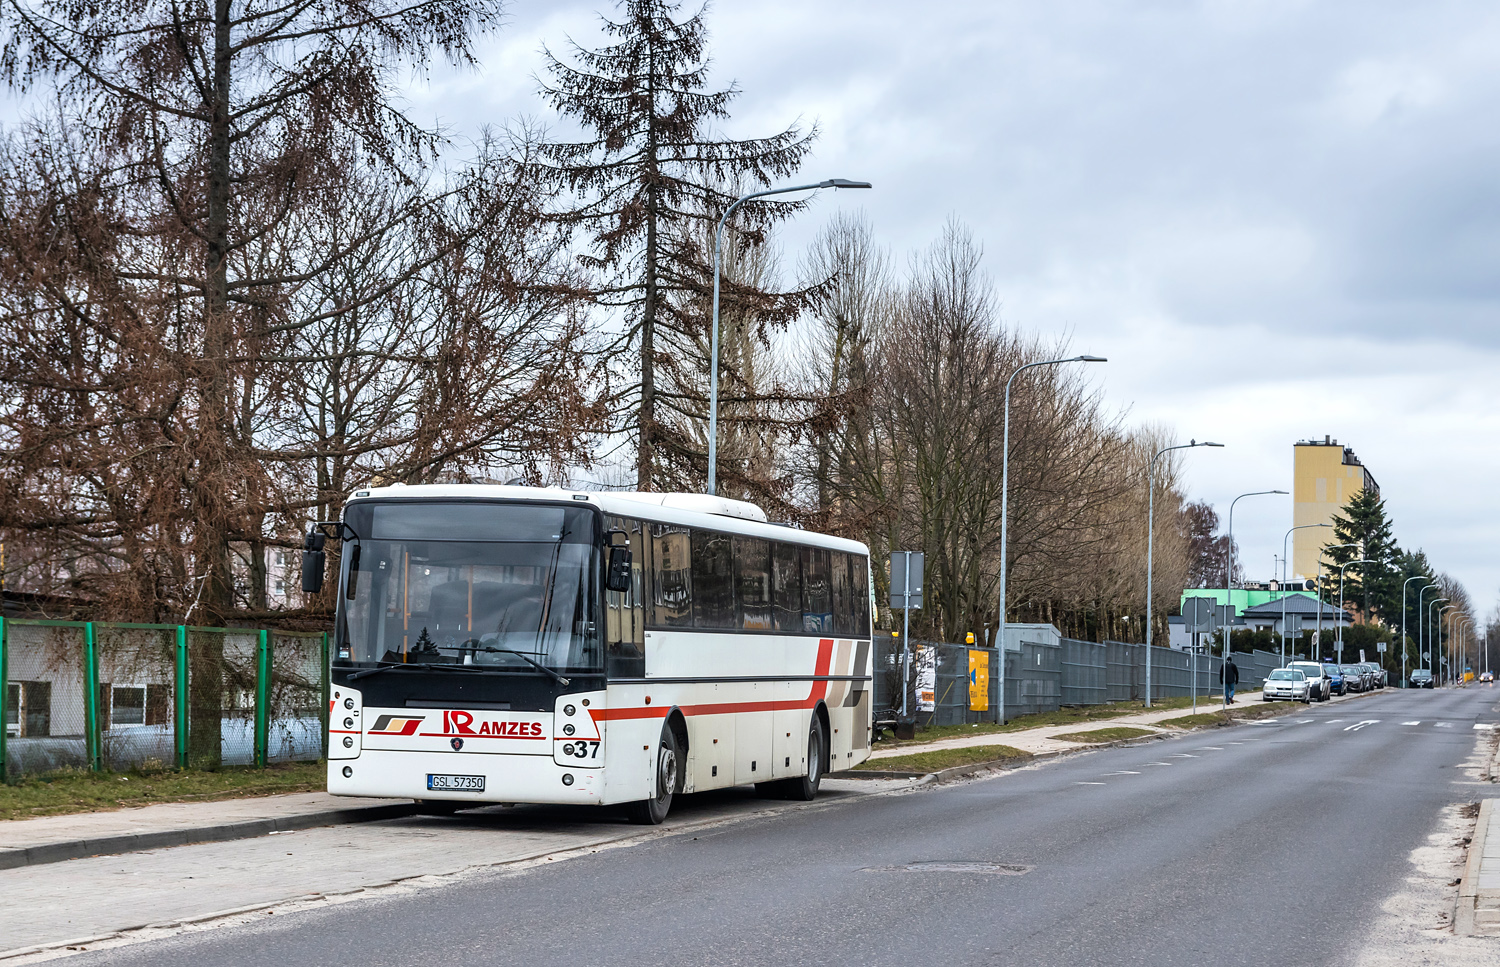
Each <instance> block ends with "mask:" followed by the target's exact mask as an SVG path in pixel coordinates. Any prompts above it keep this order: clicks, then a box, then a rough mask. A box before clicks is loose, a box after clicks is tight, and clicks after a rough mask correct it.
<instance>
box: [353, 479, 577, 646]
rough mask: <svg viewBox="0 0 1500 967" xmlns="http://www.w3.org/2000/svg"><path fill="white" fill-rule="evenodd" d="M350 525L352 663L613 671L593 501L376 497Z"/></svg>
mask: <svg viewBox="0 0 1500 967" xmlns="http://www.w3.org/2000/svg"><path fill="white" fill-rule="evenodd" d="M345 522H346V523H347V524H348V525H349V529H350V530H351V531H353V534H354V535H358V536H357V537H354V538H351V539H350V540H348V541H347V542H346V543H345V546H344V564H343V579H342V582H341V587H340V590H341V592H342V593H341V595H340V606H341V610H342V612H343V619H344V620H343V621H341V622H340V630H341V639H342V640H341V641H340V642H339V646H338V652H337V654H338V660H339V661H340V662H341V663H355V664H367V663H402V664H423V665H431V664H460V665H477V666H482V667H486V668H490V669H495V670H514V671H523V672H524V671H530V672H532V673H535V667H534V666H533V665H532V662H536V663H538V664H541V665H543V666H546V667H547V668H551V669H554V670H556V671H560V672H562V671H573V672H586V671H594V670H598V669H599V668H600V667H601V666H602V657H601V656H602V646H601V635H600V633H599V632H600V629H599V621H598V616H597V614H596V611H597V606H598V600H599V593H598V580H597V576H598V572H599V567H600V564H599V559H598V556H597V555H598V550H597V541H596V540H595V526H594V515H593V513H592V512H591V511H589V510H588V509H587V508H581V507H559V506H548V505H545V504H532V503H524V504H523V503H499V502H469V503H459V502H449V503H442V502H415V501H405V502H390V503H373V502H371V503H364V504H360V503H356V504H352V505H351V506H350V507H349V508H348V510H347V512H346V514H345ZM523 656H524V657H523ZM527 659H531V661H527Z"/></svg>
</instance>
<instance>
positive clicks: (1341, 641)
mask: <svg viewBox="0 0 1500 967" xmlns="http://www.w3.org/2000/svg"><path fill="white" fill-rule="evenodd" d="M1375 563H1376V562H1375V561H1371V560H1368V559H1367V558H1363V557H1362V558H1360V559H1359V560H1357V561H1345V562H1344V563H1343V564H1340V565H1339V610H1340V611H1344V610H1345V609H1344V568H1346V567H1350V566H1351V565H1354V564H1375ZM1345 613H1347V612H1345ZM1338 629H1339V637H1338V644H1337V645H1336V646H1335V647H1334V654H1336V655H1338V659H1339V664H1340V665H1342V664H1343V663H1344V626H1343V624H1340V625H1339V626H1338Z"/></svg>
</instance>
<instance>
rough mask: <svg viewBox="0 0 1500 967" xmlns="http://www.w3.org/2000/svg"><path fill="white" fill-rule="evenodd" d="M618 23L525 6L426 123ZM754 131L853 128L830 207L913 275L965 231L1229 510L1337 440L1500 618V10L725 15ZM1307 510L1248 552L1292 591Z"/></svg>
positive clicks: (739, 10) (424, 104)
mask: <svg viewBox="0 0 1500 967" xmlns="http://www.w3.org/2000/svg"><path fill="white" fill-rule="evenodd" d="M601 9H610V7H606V6H604V4H601V3H568V1H565V0H546V1H544V3H543V1H520V3H516V4H514V6H513V7H511V13H510V19H508V22H507V25H505V27H504V28H502V30H501V31H499V33H496V34H493V36H492V37H490V39H489V40H487V42H486V43H484V45H483V49H481V61H483V64H481V67H480V69H478V70H477V72H460V73H453V72H446V70H434V72H432V73H431V82H428V84H426V85H419V87H414V88H413V90H411V93H410V96H411V100H413V105H411V106H413V108H416V112H417V114H425V112H431V114H434V115H438V117H441V120H443V121H444V123H446V124H449V126H450V129H452V132H453V133H455V135H458V136H463V135H465V133H468V132H472V130H477V127H478V126H480V124H483V123H495V124H499V123H505V121H508V120H511V118H516V117H531V118H534V120H538V121H543V123H556V121H555V118H552V117H550V115H549V114H547V112H546V108H544V106H543V103H541V102H540V99H538V97H537V96H535V82H534V79H532V75H534V73H537V72H540V55H538V51H540V48H541V45H543V43H547V45H550V46H552V48H553V49H558V51H561V49H564V48H565V43H567V37H568V36H571V37H574V39H577V40H579V42H580V43H583V45H591V43H594V42H595V40H597V39H598V33H597V12H598V10H601ZM709 25H711V28H712V34H714V36H712V57H714V79H715V84H726V82H729V81H736V82H738V84H739V87H741V90H742V94H741V97H739V100H738V106H736V109H735V117H733V120H732V121H730V123H729V127H727V130H729V133H733V135H741V136H753V135H765V133H771V132H775V130H780V129H781V127H784V126H787V124H790V123H793V121H798V120H801V123H804V124H807V123H811V121H816V123H817V124H819V127H820V130H822V136H820V138H819V141H817V147H816V150H814V154H813V157H811V159H810V160H808V162H807V165H805V168H804V172H805V174H807V175H808V177H810V178H823V177H849V178H865V180H870V181H874V184H876V189H874V190H873V192H843V193H838V195H834V193H826V196H825V198H822V199H819V202H817V205H816V207H814V208H813V210H810V211H808V213H807V214H805V216H802V217H801V219H799V222H798V223H796V225H793V226H792V228H790V229H789V231H787V232H786V235H784V243H786V246H787V258H789V261H795V256H796V253H798V250H799V247H801V246H802V244H805V241H807V238H808V237H810V235H811V234H813V232H814V231H816V229H817V228H819V226H820V225H822V222H823V220H825V219H826V217H828V214H831V213H832V211H834V210H837V208H840V207H861V208H864V210H865V211H867V213H868V216H870V219H871V222H873V225H874V228H876V232H877V235H879V238H880V240H882V241H883V243H885V244H886V246H889V247H891V249H892V250H894V252H897V253H904V252H907V250H912V249H916V247H921V246H926V244H927V243H929V241H930V240H932V238H933V237H935V235H936V234H938V231H939V228H941V223H942V222H944V219H947V217H948V216H950V214H959V216H960V217H962V219H963V220H965V222H968V223H969V225H971V226H972V229H974V232H975V235H977V237H978V238H980V240H981V241H983V243H984V247H986V264H987V270H989V271H990V274H992V276H993V279H995V283H996V288H998V292H999V295H1001V298H1002V300H1004V315H1005V321H1007V324H1010V325H1016V327H1022V328H1026V330H1035V331H1040V333H1049V334H1055V333H1071V334H1073V345H1074V346H1076V348H1077V349H1079V351H1086V352H1095V354H1100V355H1107V357H1109V358H1110V363H1109V364H1106V366H1097V367H1094V369H1095V376H1097V379H1098V382H1100V387H1101V388H1103V391H1104V393H1106V396H1107V399H1109V400H1110V402H1112V403H1115V405H1116V406H1119V408H1122V409H1128V411H1130V414H1131V418H1134V420H1152V421H1161V423H1164V424H1167V426H1170V427H1173V429H1175V430H1176V433H1178V435H1179V436H1181V438H1182V439H1184V441H1185V439H1187V438H1190V436H1196V438H1199V439H1203V438H1212V439H1220V441H1223V442H1226V444H1227V445H1229V447H1227V448H1226V450H1217V451H1215V450H1209V451H1202V450H1200V451H1194V453H1190V454H1188V456H1187V460H1185V465H1187V475H1185V480H1187V486H1188V490H1190V495H1191V496H1194V498H1202V499H1208V501H1211V502H1212V504H1215V505H1217V507H1218V508H1220V511H1221V513H1223V511H1224V510H1227V507H1229V501H1230V499H1233V496H1235V495H1238V493H1242V492H1248V490H1263V489H1277V487H1280V489H1284V490H1290V489H1292V486H1290V484H1292V445H1293V442H1296V441H1298V439H1302V438H1314V436H1316V438H1322V436H1323V435H1325V433H1329V435H1332V436H1335V438H1338V439H1340V441H1341V442H1344V444H1347V445H1350V447H1353V448H1355V451H1356V453H1358V454H1359V457H1361V459H1362V460H1364V462H1365V465H1367V466H1368V468H1370V471H1371V472H1373V474H1374V475H1376V478H1377V480H1379V481H1380V486H1382V492H1383V495H1385V498H1386V501H1388V507H1389V511H1391V516H1392V519H1394V520H1395V528H1397V537H1398V540H1400V541H1401V543H1403V546H1406V547H1421V549H1424V550H1427V552H1428V555H1430V556H1431V558H1433V561H1434V564H1436V565H1437V567H1439V568H1443V570H1446V571H1448V573H1451V574H1452V576H1455V577H1458V579H1460V580H1463V582H1464V583H1466V585H1467V588H1469V591H1470V594H1472V595H1473V597H1475V600H1476V603H1478V604H1479V607H1481V609H1482V610H1485V612H1488V610H1490V607H1491V606H1494V603H1496V600H1497V598H1500V564H1497V553H1496V550H1497V544H1500V525H1497V520H1496V514H1494V495H1496V480H1497V475H1500V451H1497V448H1496V441H1497V438H1500V435H1497V430H1500V418H1497V417H1496V406H1494V402H1496V397H1497V388H1496V378H1497V375H1500V367H1497V363H1500V328H1497V327H1496V324H1494V321H1496V307H1497V289H1500V277H1497V274H1496V271H1494V267H1496V264H1497V259H1500V189H1497V186H1496V180H1497V178H1500V124H1497V123H1496V120H1497V112H1496V106H1497V103H1500V6H1496V4H1493V3H1481V1H1472V3H1470V1H1463V3H1461V1H1452V3H1445V1H1442V0H1437V1H1434V0H1428V1H1425V3H1419V4H1418V3H1407V1H1392V0H1361V1H1359V3H1301V1H1296V0H1265V1H1241V3H1230V1H1200V3H1190V1H1179V0H1161V1H1154V3H1152V1H1140V3H1125V1H1119V0H1110V1H1076V3H1070V1H1062V3H1035V1H1013V3H999V1H993V0H992V1H989V3H935V1H927V3H889V1H885V0H862V1H859V3H837V1H832V0H796V1H795V3H790V1H780V0H771V1H768V0H756V1H753V3H751V1H748V0H720V1H718V3H717V4H715V6H714V7H712V10H711V13H709ZM1290 525H1292V498H1289V496H1287V498H1277V496H1263V498H1250V499H1245V501H1242V502H1241V504H1239V508H1238V510H1236V520H1235V535H1236V538H1238V541H1239V543H1241V547H1242V553H1244V559H1245V565H1247V571H1248V573H1250V576H1251V577H1256V579H1265V577H1269V576H1271V570H1272V556H1274V555H1280V553H1281V538H1283V534H1284V532H1286V529H1287V528H1289V526H1290Z"/></svg>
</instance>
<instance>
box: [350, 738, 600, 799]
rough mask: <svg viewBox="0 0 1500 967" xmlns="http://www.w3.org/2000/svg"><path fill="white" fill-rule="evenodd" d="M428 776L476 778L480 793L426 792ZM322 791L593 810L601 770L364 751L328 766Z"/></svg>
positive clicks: (540, 760)
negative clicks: (564, 805) (325, 788)
mask: <svg viewBox="0 0 1500 967" xmlns="http://www.w3.org/2000/svg"><path fill="white" fill-rule="evenodd" d="M346 773H347V774H346ZM430 776H460V777H479V778H482V779H483V780H484V791H483V792H478V791H460V790H453V789H433V788H429V777H430ZM461 781H463V782H467V781H468V779H467V778H466V779H464V780H461ZM438 783H439V784H442V780H438ZM328 791H329V792H330V793H332V794H333V795H335V796H363V797H366V798H372V799H429V800H444V801H448V802H472V803H495V802H507V803H510V802H524V803H570V804H582V805H598V804H600V803H602V802H603V801H604V798H603V797H604V770H602V769H578V768H573V767H571V766H560V765H558V764H557V763H556V762H555V761H553V759H552V756H551V755H507V754H494V753H479V752H443V753H433V752H399V751H384V750H374V749H365V750H363V751H362V752H361V753H360V755H359V757H358V758H355V759H333V760H331V761H329V763H328Z"/></svg>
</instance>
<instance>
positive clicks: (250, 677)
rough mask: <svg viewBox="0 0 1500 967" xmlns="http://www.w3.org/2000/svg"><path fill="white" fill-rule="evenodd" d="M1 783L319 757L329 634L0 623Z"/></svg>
mask: <svg viewBox="0 0 1500 967" xmlns="http://www.w3.org/2000/svg"><path fill="white" fill-rule="evenodd" d="M0 723H3V727H0V781H4V780H5V779H6V778H7V777H11V776H20V775H24V774H27V773H38V772H50V771H52V770H55V769H60V768H68V767H72V768H83V769H89V770H91V771H96V772H97V771H101V770H120V769H129V768H134V767H138V766H142V765H148V764H152V763H159V764H161V765H173V766H176V767H178V768H188V767H192V768H210V769H211V768H217V767H219V766H221V765H254V766H260V767H264V766H265V765H266V764H267V763H268V762H278V761H280V762H290V761H306V760H313V759H319V758H323V757H325V756H326V755H327V753H328V635H327V634H316V633H314V634H308V633H298V632H287V631H275V630H271V629H266V628H201V627H194V626H187V625H162V624H129V623H118V622H103V621H33V620H6V619H4V618H0Z"/></svg>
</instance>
